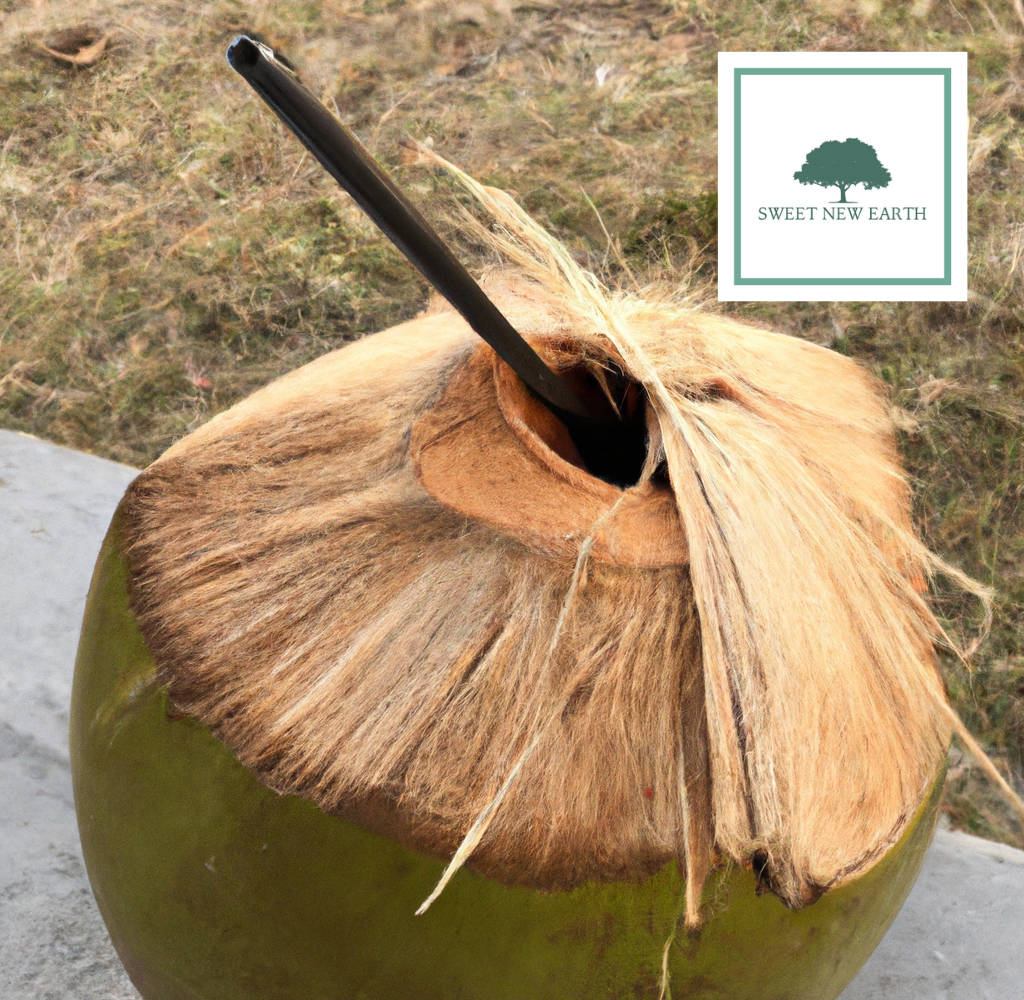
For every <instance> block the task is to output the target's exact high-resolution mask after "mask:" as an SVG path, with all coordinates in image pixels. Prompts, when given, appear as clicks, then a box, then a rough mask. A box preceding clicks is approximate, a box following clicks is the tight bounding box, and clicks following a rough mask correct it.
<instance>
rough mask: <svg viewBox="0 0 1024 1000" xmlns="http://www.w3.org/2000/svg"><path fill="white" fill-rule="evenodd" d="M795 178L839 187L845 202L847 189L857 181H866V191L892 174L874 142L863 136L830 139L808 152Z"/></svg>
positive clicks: (824, 185)
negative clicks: (860, 137)
mask: <svg viewBox="0 0 1024 1000" xmlns="http://www.w3.org/2000/svg"><path fill="white" fill-rule="evenodd" d="M793 179H794V180H797V181H799V182H800V183H801V184H817V185H818V186H819V187H826V188H827V187H838V188H839V200H840V202H845V201H846V192H847V190H848V189H849V188H851V187H853V186H854V185H855V184H863V185H864V189H865V190H866V191H870V190H871V189H872V188H883V187H887V186H888V184H889V181H891V180H892V175H891V174H890V173H889V171H888V170H886V169H885V167H883V166H882V164H881V163H880V162H879V160H878V154H877V153H876V152H875V147H874V146H869V145H868V144H867V143H866V142H861V141H860V139H847V140H846V141H845V142H839V141H838V140H837V139H831V140H829V141H828V142H823V143H822V144H821V145H820V146H818V147H816V148H815V149H812V150H811V151H810V152H809V153H808V154H807V156H806V158H805V159H804V165H803V166H802V167H801V168H800V169H799V170H798V171H797V172H796V173H795V174H793Z"/></svg>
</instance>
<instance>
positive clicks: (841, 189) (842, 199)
mask: <svg viewBox="0 0 1024 1000" xmlns="http://www.w3.org/2000/svg"><path fill="white" fill-rule="evenodd" d="M838 187H839V203H840V204H841V205H845V204H846V188H844V187H843V185H842V184H840V185H838Z"/></svg>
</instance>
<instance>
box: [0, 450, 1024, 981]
mask: <svg viewBox="0 0 1024 1000" xmlns="http://www.w3.org/2000/svg"><path fill="white" fill-rule="evenodd" d="M135 474H136V470H135V469H130V468H127V467H126V466H122V465H117V464H116V463H114V462H107V461H104V460H103V459H99V458H95V457H93V456H91V455H84V454H81V453H79V452H75V451H69V450H67V449H65V448H58V447H56V446H54V445H51V444H47V443H46V442H44V441H39V440H36V439H35V438H30V437H26V436H24V435H20V434H13V433H11V432H9V431H0V567H2V571H0V635H2V636H3V638H4V642H3V643H2V645H0V803H2V806H0V997H3V998H4V1000H41V998H46V1000H137V998H138V994H137V993H136V991H135V989H134V988H133V987H132V985H131V983H130V982H129V980H128V977H127V976H126V975H125V973H124V970H123V969H122V968H121V965H120V963H119V962H118V960H117V956H116V955H115V953H114V950H113V947H112V946H111V944H110V940H109V938H108V937H107V934H106V931H105V929H104V927H103V922H102V921H101V920H100V917H99V913H98V912H97V910H96V905H95V903H94V901H93V898H92V893H91V892H90V890H89V887H88V882H87V880H86V876H85V868H84V865H83V863H82V856H81V851H80V848H79V843H78V829H77V826H76V823H75V812H74V803H73V801H72V795H71V775H70V769H69V763H68V751H67V722H68V703H69V701H70V697H71V676H72V671H73V667H74V657H75V647H76V645H77V641H78V631H79V627H80V625H81V620H82V611H83V608H84V605H85V596H86V592H87V590H88V586H89V579H90V577H91V575H92V568H93V562H94V560H95V558H96V553H97V552H98V550H99V545H100V541H101V539H102V538H103V535H104V533H105V531H106V528H107V524H108V522H109V521H110V517H111V515H112V514H113V511H114V508H115V507H116V506H117V502H118V500H120V498H121V495H122V493H123V492H124V490H125V487H126V486H127V485H128V483H129V482H130V481H131V479H132V478H133V476H134V475H135ZM1022 996H1024V852H1022V851H1016V850H1014V849H1013V848H1009V847H1004V846H1003V845H1001V844H992V843H989V842H988V841H984V840H979V839H978V838H976V837H970V836H968V835H967V834H963V833H953V832H949V831H946V830H940V831H939V832H938V833H937V834H936V837H935V842H934V844H933V845H932V848H931V850H930V852H929V854H928V857H927V860H926V861H925V867H924V871H923V872H922V874H921V878H920V879H919V881H918V883H917V885H916V886H915V888H914V891H913V892H912V893H911V896H910V899H909V900H908V901H907V904H906V905H905V906H904V908H903V911H902V912H901V913H900V915H899V916H898V917H897V919H896V922H895V923H894V924H893V926H892V928H891V929H890V931H889V933H888V935H887V936H886V938H885V940H884V941H883V942H882V944H881V945H880V946H879V948H878V950H877V951H876V952H875V954H874V955H873V956H872V957H871V959H870V961H869V962H868V964H867V965H866V966H865V967H864V969H863V970H862V971H861V973H860V975H859V976H858V977H857V979H856V980H855V981H854V982H853V983H852V984H851V986H850V987H849V989H847V991H846V992H845V993H844V994H843V998H842V1000H880V998H885V1000H1019V998H1020V997H1022ZM310 1000H315V998H310ZM523 1000H532V998H528V997H524V998H523ZM751 1000H759V998H756V997H752V998H751Z"/></svg>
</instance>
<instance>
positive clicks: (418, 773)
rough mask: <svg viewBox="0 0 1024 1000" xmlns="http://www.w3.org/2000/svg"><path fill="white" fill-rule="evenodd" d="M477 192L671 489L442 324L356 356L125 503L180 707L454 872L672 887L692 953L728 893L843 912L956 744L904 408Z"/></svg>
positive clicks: (544, 310) (512, 881) (532, 288)
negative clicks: (761, 893) (628, 384)
mask: <svg viewBox="0 0 1024 1000" xmlns="http://www.w3.org/2000/svg"><path fill="white" fill-rule="evenodd" d="M460 176H462V178H463V180H464V182H465V183H466V184H467V185H469V186H470V188H471V190H473V192H474V193H475V194H476V195H477V196H478V197H479V198H480V199H481V201H482V202H483V203H484V204H485V206H486V207H487V208H489V210H490V211H491V213H492V214H493V215H494V217H495V218H496V219H497V220H498V222H499V223H500V226H501V227H502V228H500V229H499V230H498V231H497V233H496V234H495V233H494V232H493V231H492V232H491V233H490V235H489V238H490V239H491V240H492V242H494V243H495V244H496V245H498V246H499V247H500V249H501V250H502V251H503V252H504V254H505V255H506V258H507V259H509V260H510V261H511V267H510V268H509V269H508V270H506V271H503V272H501V273H499V274H497V275H495V276H492V279H491V281H490V283H489V289H490V293H491V295H492V297H493V298H494V299H495V301H496V302H497V304H498V305H499V307H500V308H501V309H502V310H503V312H504V313H505V314H506V315H507V316H508V317H509V319H510V320H511V322H512V323H513V325H514V326H515V327H516V328H517V329H518V330H519V331H520V332H522V333H523V335H524V336H526V337H527V338H528V339H529V340H530V342H531V343H532V344H533V345H534V346H535V348H536V349H537V350H538V351H539V353H541V354H542V356H543V357H544V358H545V359H546V360H547V361H548V362H549V364H551V365H552V366H553V367H556V368H558V369H560V370H563V371H567V372H571V373H575V375H576V376H577V377H584V376H585V377H587V378H589V379H590V380H591V382H592V383H593V382H596V383H597V384H600V383H601V380H602V378H603V377H604V375H605V374H607V373H612V372H616V371H617V372H621V373H624V374H625V375H626V376H627V377H628V378H629V379H631V380H633V381H634V382H635V383H636V384H637V387H638V392H639V405H640V406H643V407H645V408H646V420H647V426H648V446H647V457H646V462H645V463H644V467H643V472H642V474H641V476H640V481H639V482H638V483H637V484H636V485H634V486H631V487H629V488H625V489H622V488H620V487H618V486H614V485H611V484H610V483H607V482H604V481H602V480H599V479H596V478H595V477H593V476H591V475H589V474H588V473H587V472H586V471H585V470H584V469H583V468H581V464H582V463H581V460H580V458H579V455H578V453H577V451H576V449H575V447H574V445H573V441H572V439H571V438H570V437H569V435H568V433H567V432H566V430H565V428H564V427H563V426H562V425H561V424H560V423H559V422H558V421H557V420H556V419H555V418H554V417H553V416H552V415H551V414H550V413H549V412H548V411H547V410H546V409H545V408H544V407H543V406H541V405H540V404H539V403H538V402H537V401H536V400H534V399H533V397H532V396H531V395H530V394H529V393H528V392H527V391H526V390H525V389H524V388H523V387H522V385H521V384H520V383H519V382H518V380H517V379H516V377H515V376H514V375H512V374H511V372H510V371H509V370H508V369H507V368H505V366H504V364H503V363H502V362H500V361H498V360H497V358H496V357H495V355H494V354H493V353H492V352H491V350H490V349H489V348H488V347H486V346H484V345H483V344H482V343H481V342H480V341H479V340H478V339H477V338H476V336H475V335H474V334H473V333H472V332H471V331H470V330H469V328H468V327H467V326H466V324H465V323H464V321H463V320H462V319H461V318H460V317H459V316H458V315H457V314H456V313H454V312H451V311H448V310H447V308H441V307H434V308H433V309H432V310H431V311H429V312H428V313H427V314H424V315H423V316H421V317H419V318H417V319H415V320H412V321H411V322H409V323H406V324H403V325H402V326H399V327H396V328H394V329H392V330H389V331H386V332H384V333H381V334H377V335H375V336H372V337H367V338H365V339H364V340H362V341H360V342H358V343H355V344H353V345H351V346H348V347H346V348H344V349H343V350H340V351H337V352H334V353H332V354H328V355H325V356H324V357H321V358H320V359H319V360H317V361H314V362H313V363H311V364H309V365H306V366H305V367H304V368H301V369H299V370H298V371H295V372H293V373H291V374H290V375H287V376H285V377H284V378H282V379H280V380H278V381H277V382H275V383H273V384H272V385H270V386H268V387H267V388H265V389H263V390H262V391H260V392H258V393H256V394H255V395H254V396H252V397H250V398H249V399H248V400H246V401H245V402H243V403H241V404H239V405H238V406H235V407H234V408H232V409H231V410H229V411H227V412H226V413H223V414H221V415H220V416H218V417H216V418H214V419H213V420H211V421H210V422H209V423H208V424H206V425H205V426H203V427H202V428H200V429H199V430H198V431H196V432H195V433H193V434H191V435H190V436H189V437H187V438H185V439H184V440H182V441H180V442H179V443H178V444H176V445H175V446H174V447H172V448H171V449H170V450H169V451H168V452H167V453H166V454H164V455H163V456H162V457H161V458H160V459H159V460H158V461H156V462H155V463H154V464H153V465H151V466H150V467H149V468H148V469H147V470H146V471H145V472H143V473H142V474H141V475H140V476H139V477H138V478H137V479H136V480H135V482H134V484H133V485H132V487H131V489H130V491H129V494H128V496H127V499H126V506H125V516H126V525H127V537H128V542H129V547H128V556H129V563H130V570H131V600H132V607H133V609H134V611H135V613H136V615H137V617H138V619H139V622H140V625H141V628H142V631H143V634H144V636H145V638H146V640H147V643H148V645H149V648H150V650H151V651H152V653H153V656H154V658H155V660H156V663H157V666H158V677H159V680H160V681H161V682H162V683H164V684H166V686H167V689H168V691H169V697H170V705H171V710H172V711H173V712H174V713H175V714H179V715H184V716H189V717H193V718H195V719H198V720H200V721H201V722H203V723H204V724H206V725H207V726H208V727H209V728H210V729H211V730H212V731H213V733H214V734H215V735H216V736H217V737H218V738H219V739H220V740H222V741H223V742H224V743H225V744H227V745H228V746H229V747H230V748H231V749H232V750H233V751H234V752H235V753H236V754H237V756H238V758H239V759H240V761H241V762H242V763H243V764H244V765H245V766H246V767H247V768H249V769H250V770H251V771H252V772H253V773H254V774H255V775H257V776H258V778H259V779H260V780H261V781H263V782H264V783H265V784H267V785H268V786H270V787H271V788H273V789H276V790H277V791H279V792H282V793H293V794H298V795H302V796H305V797H307V798H309V799H312V800H313V801H314V802H316V803H317V805H318V806H319V807H320V808H321V809H323V810H324V811H326V812H328V813H333V814H336V815H338V816H341V817H344V818H345V819H348V820H351V821H354V822H356V823H359V824H361V825H362V826H364V827H367V828H369V829H371V830H374V831H377V832H379V833H382V834H384V835H386V836H388V837H389V838H391V839H392V840H394V841H397V842H399V843H401V844H404V845H407V846H409V847H412V848H414V849H416V850H419V851H423V852H426V853H428V854H430V855H433V856H436V857H438V858H441V859H444V860H446V861H447V860H450V859H453V858H454V860H453V861H452V865H451V866H450V872H451V871H454V870H455V869H456V868H457V867H458V866H459V865H460V864H461V863H462V862H463V861H468V864H469V865H470V866H471V867H472V868H473V869H475V870H477V871H479V872H481V873H483V874H485V875H487V876H489V877H491V878H494V879H497V880H499V881H501V882H503V883H506V884H509V885H518V886H528V887H532V888H535V889H539V890H550V889H566V888H570V887H573V886H577V885H579V884H581V883H583V882H585V881H587V880H591V879H601V880H624V879H625V880H629V879H641V878H643V877H645V876H647V875H648V874H650V873H652V872H654V871H655V870H657V869H658V868H659V867H660V866H662V865H664V864H665V863H666V862H667V861H669V860H671V859H676V860H677V861H678V863H679V864H680V866H681V868H682V869H684V870H685V871H686V874H687V919H688V921H689V922H690V923H691V924H695V923H698V922H699V920H700V893H701V887H702V885H703V883H704V880H705V878H706V876H707V874H708V872H709V870H710V869H711V868H712V867H713V866H714V865H716V864H718V863H720V862H722V861H724V860H726V859H728V858H732V859H735V860H736V861H737V862H739V863H742V864H746V865H748V866H750V867H752V868H754V869H755V871H756V872H757V873H758V876H759V882H760V885H761V887H762V888H763V889H767V890H770V891H772V892H774V893H776V894H778V895H779V896H780V897H781V899H782V900H783V901H784V902H785V903H786V904H787V905H789V906H791V907H800V906H802V905H805V904H807V903H809V902H812V901H813V900H815V899H816V898H817V897H818V896H819V895H820V894H821V893H822V892H823V891H825V890H827V889H828V888H829V887H831V886H834V885H836V884H838V883H841V882H843V881H844V880H846V879H849V878H851V877H853V876H855V875H857V874H859V873H861V872H863V871H864V870H865V869H866V868H868V867H870V866H871V865H872V864H873V863H874V862H875V861H876V860H877V859H878V858H879V857H880V856H881V855H882V854H883V853H884V852H885V851H886V850H887V849H888V848H889V847H890V846H891V845H892V844H893V843H894V842H895V841H896V840H897V839H898V838H899V836H900V834H901V833H902V832H903V830H904V828H905V827H906V824H907V823H908V821H909V820H910V818H911V817H912V816H913V814H914V812H915V810H916V808H917V806H918V804H919V803H920V801H921V799H922V797H923V796H924V794H925V791H926V790H927V789H928V788H929V787H930V785H931V784H932V783H933V782H934V780H935V777H936V774H937V772H938V770H939V768H940V766H941V762H942V759H943V755H944V751H945V748H946V746H947V744H948V741H949V737H950V727H951V721H950V710H949V709H948V706H947V705H946V701H945V695H944V691H943V686H942V683H941V681H940V678H939V675H938V673H937V671H936V666H935V657H934V654H933V642H935V641H936V640H937V639H940V638H941V637H942V633H941V629H940V627H939V625H938V623H937V622H936V620H935V618H934V617H933V616H932V614H931V612H930V611H929V608H928V606H927V604H926V602H925V600H924V598H923V596H922V592H923V591H924V590H925V587H926V582H925V581H926V579H927V578H928V577H929V576H930V574H931V572H932V571H933V570H935V569H936V568H942V567H940V565H939V564H938V561H937V560H936V559H935V558H934V557H933V556H931V555H930V554H929V553H928V552H927V551H926V549H925V548H924V547H923V546H922V545H921V544H920V542H919V541H918V540H917V539H916V538H915V536H914V534H913V533H912V530H911V526H910V520H909V510H908V503H909V494H908V488H907V483H906V480H905V478H904V475H903V472H902V471H901V468H900V464H899V460H898V455H897V451H896V448H895V444H894V436H893V428H892V424H891V420H890V416H889V410H888V406H887V403H886V402H885V399H884V396H883V394H882V393H881V392H880V389H879V386H878V385H877V384H876V383H875V381H874V379H873V378H872V376H870V375H869V374H868V373H866V372H865V371H864V370H863V369H862V368H860V367H859V366H858V365H857V364H855V363H854V362H853V361H851V360H850V359H848V358H846V357H843V356H840V355H838V354H835V353H833V352H832V351H829V350H826V349H824V348H822V347H817V346H815V345H813V344H810V343H806V342H803V341H800V340H797V339H795V338H791V337H787V336H781V335H778V334H774V333H770V332H765V331H762V330H758V329H753V328H750V327H747V326H744V325H741V324H739V323H736V322H733V321H730V320H728V319H723V318H720V317H716V316H711V315H705V314H701V313H699V312H696V311H693V310H686V309H681V308H677V307H673V306H670V305H665V304H658V303H655V302H647V301H644V299H643V298H642V297H637V296H625V295H620V294H615V295H613V294H611V293H609V292H608V291H607V290H606V289H604V288H603V287H602V286H601V285H599V283H598V282H597V281H596V279H594V278H593V276H591V275H589V274H588V273H586V272H584V271H582V270H581V269H580V268H578V267H577V266H576V264H575V263H574V262H573V261H572V259H571V258H570V257H569V256H568V255H567V254H566V252H565V251H564V250H563V249H562V248H561V247H560V246H559V245H558V244H557V243H555V242H554V241H552V240H551V239H550V238H549V237H547V236H546V234H544V233H543V232H541V231H540V230H539V229H538V228H537V227H536V225H535V224H534V223H533V222H532V221H531V220H530V219H529V218H528V217H527V216H525V215H524V214H523V213H522V211H521V210H520V209H519V208H518V207H517V206H516V205H515V204H514V203H513V202H512V201H511V199H509V198H508V197H507V196H505V195H502V194H501V193H500V192H496V191H493V190H492V189H485V188H482V187H480V186H479V185H476V184H475V182H472V181H471V180H469V179H468V178H465V177H464V175H460ZM581 373H582V375H581ZM943 571H948V572H950V573H952V574H953V575H954V576H956V577H957V579H958V580H959V581H960V582H961V583H962V584H964V585H965V586H968V587H969V588H973V585H972V584H970V582H969V581H966V580H965V579H964V578H962V577H960V576H959V575H958V574H956V573H955V571H953V570H949V569H948V567H945V568H943ZM976 592H977V591H976ZM450 872H449V873H450ZM446 878H447V875H446ZM441 887H443V882H442V886H439V889H440V888H441Z"/></svg>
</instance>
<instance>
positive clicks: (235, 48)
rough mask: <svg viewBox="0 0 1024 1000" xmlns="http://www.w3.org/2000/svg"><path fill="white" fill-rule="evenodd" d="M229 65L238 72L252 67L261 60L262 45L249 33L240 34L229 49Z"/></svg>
mask: <svg viewBox="0 0 1024 1000" xmlns="http://www.w3.org/2000/svg"><path fill="white" fill-rule="evenodd" d="M227 57H228V65H229V66H230V67H231V68H232V69H233V70H236V71H237V72H241V71H242V70H245V69H251V68H252V67H253V66H255V65H256V63H257V62H259V58H260V47H259V45H257V44H256V42H255V41H253V39H251V38H250V37H249V36H248V35H239V36H238V37H237V38H236V39H235V40H234V41H233V42H232V43H231V44H230V45H229V46H228V51H227Z"/></svg>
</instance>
